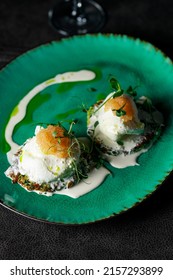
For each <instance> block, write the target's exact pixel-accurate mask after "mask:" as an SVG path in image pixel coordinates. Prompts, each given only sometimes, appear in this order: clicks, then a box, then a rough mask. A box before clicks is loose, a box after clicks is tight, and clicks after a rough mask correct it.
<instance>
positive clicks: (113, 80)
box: [110, 77, 121, 91]
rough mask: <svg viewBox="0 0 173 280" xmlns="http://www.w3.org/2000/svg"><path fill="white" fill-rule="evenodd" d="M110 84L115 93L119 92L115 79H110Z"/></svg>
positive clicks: (119, 88) (119, 87)
mask: <svg viewBox="0 0 173 280" xmlns="http://www.w3.org/2000/svg"><path fill="white" fill-rule="evenodd" d="M110 84H111V87H112V88H113V89H114V90H115V91H119V90H121V86H120V84H119V82H118V81H117V80H116V79H115V78H113V77H112V78H111V79H110Z"/></svg>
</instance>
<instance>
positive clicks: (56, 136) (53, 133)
mask: <svg viewBox="0 0 173 280" xmlns="http://www.w3.org/2000/svg"><path fill="white" fill-rule="evenodd" d="M65 132H66V131H65V129H64V128H63V127H61V126H54V125H49V126H48V127H47V128H44V129H41V130H40V131H39V132H38V133H37V135H36V142H37V144H38V145H39V147H40V149H41V151H42V153H44V154H46V155H54V156H57V157H59V158H67V157H69V147H70V145H71V139H70V137H68V136H66V133H65Z"/></svg>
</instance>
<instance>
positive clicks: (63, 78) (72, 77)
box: [5, 70, 96, 164]
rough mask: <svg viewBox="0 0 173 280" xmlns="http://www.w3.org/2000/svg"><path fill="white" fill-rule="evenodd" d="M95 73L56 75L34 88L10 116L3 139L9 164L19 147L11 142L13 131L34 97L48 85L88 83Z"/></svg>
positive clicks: (82, 72) (83, 72)
mask: <svg viewBox="0 0 173 280" xmlns="http://www.w3.org/2000/svg"><path fill="white" fill-rule="evenodd" d="M95 76H96V75H95V73H94V72H92V71H88V70H81V71H76V72H66V73H64V74H58V75H57V76H55V77H54V78H52V79H49V80H47V81H45V82H43V83H41V84H39V85H37V86H36V87H34V88H33V89H32V90H31V91H30V92H29V93H28V94H27V95H25V96H24V98H23V99H22V100H21V101H20V102H19V104H18V105H17V113H16V114H15V115H13V116H11V118H10V120H9V122H8V124H7V126H6V130H5V139H6V141H7V143H8V144H9V145H10V147H11V150H10V151H9V152H8V153H7V158H8V161H9V163H10V164H11V163H12V161H11V160H12V156H13V154H15V153H16V152H17V150H18V148H19V145H18V144H17V143H15V142H14V141H13V138H12V136H13V130H14V128H15V126H16V124H18V123H19V122H20V121H21V120H23V118H24V117H25V114H26V109H27V105H28V103H29V102H30V100H31V99H32V98H33V97H34V96H36V95H37V94H38V93H39V92H40V91H42V90H44V89H45V88H47V87H48V86H50V85H53V84H60V83H65V82H78V81H90V80H93V79H94V78H95Z"/></svg>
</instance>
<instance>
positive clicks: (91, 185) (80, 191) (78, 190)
mask: <svg viewBox="0 0 173 280" xmlns="http://www.w3.org/2000/svg"><path fill="white" fill-rule="evenodd" d="M109 174H110V172H109V170H107V169H106V168H104V167H100V168H99V169H96V168H94V169H93V170H92V171H91V172H90V173H89V174H88V178H87V179H85V180H84V181H80V182H79V183H78V184H77V185H75V186H73V187H71V188H69V189H62V190H60V191H56V192H54V193H53V194H60V195H67V196H70V197H72V198H78V197H80V196H82V195H84V194H87V193H89V192H90V191H92V190H94V189H96V188H97V187H98V186H100V184H101V183H102V182H103V180H104V179H105V177H106V176H107V175H109ZM34 192H36V193H38V194H41V193H40V192H39V191H34ZM44 195H46V196H52V194H51V193H48V192H47V193H46V192H45V193H44Z"/></svg>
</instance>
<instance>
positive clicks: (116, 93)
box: [112, 89, 124, 98]
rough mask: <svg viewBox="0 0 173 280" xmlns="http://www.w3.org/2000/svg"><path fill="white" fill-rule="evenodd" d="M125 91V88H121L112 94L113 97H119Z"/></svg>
mask: <svg viewBox="0 0 173 280" xmlns="http://www.w3.org/2000/svg"><path fill="white" fill-rule="evenodd" d="M123 93H124V90H123V89H121V90H120V91H118V92H115V93H114V94H113V95H112V98H115V97H119V96H121V95H122V94H123Z"/></svg>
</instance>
